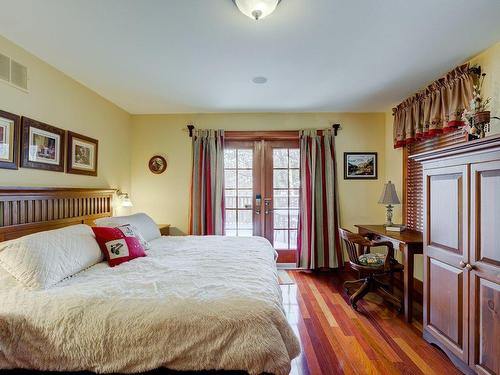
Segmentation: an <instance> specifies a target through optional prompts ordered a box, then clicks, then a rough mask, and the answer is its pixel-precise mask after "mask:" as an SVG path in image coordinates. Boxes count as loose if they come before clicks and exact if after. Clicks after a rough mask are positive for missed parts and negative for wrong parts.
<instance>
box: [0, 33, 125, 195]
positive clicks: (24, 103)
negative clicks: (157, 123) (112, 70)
mask: <svg viewBox="0 0 500 375" xmlns="http://www.w3.org/2000/svg"><path fill="white" fill-rule="evenodd" d="M0 53H2V54H5V55H7V56H10V57H12V58H13V59H14V60H16V61H19V62H20V63H22V64H23V65H26V66H27V67H28V72H29V83H28V87H29V92H28V93H26V92H24V91H21V90H19V89H17V88H15V87H13V86H10V85H8V84H7V83H5V82H3V81H0V109H2V110H4V111H7V112H12V113H15V114H18V115H24V116H27V117H31V118H33V119H36V120H39V121H42V122H45V123H48V124H51V125H54V126H57V127H59V128H63V129H66V130H72V131H75V132H77V133H81V134H83V135H87V136H89V137H92V138H96V139H98V140H99V158H98V168H99V169H98V176H97V177H88V176H80V175H72V174H66V173H58V172H49V171H41V170H35V169H27V168H20V169H18V170H5V169H0V186H77V187H116V188H121V189H123V190H125V191H127V190H128V189H129V187H130V152H129V150H130V133H131V125H130V115H129V114H128V113H127V112H125V111H124V110H122V109H120V108H118V107H117V106H115V105H114V104H112V103H111V102H109V101H107V100H106V99H104V98H102V97H101V96H99V95H97V94H96V93H95V92H93V91H91V90H89V89H88V88H86V87H84V86H83V85H81V84H79V83H78V82H76V81H74V80H73V79H71V78H69V77H68V76H66V75H64V74H63V73H61V72H60V71H58V70H56V69H55V68H53V67H51V66H50V65H48V64H46V63H45V62H43V61H41V60H40V59H38V58H36V57H35V56H33V55H31V54H30V53H28V52H26V51H25V50H23V49H21V48H20V47H18V46H16V45H14V44H13V43H11V42H10V41H8V40H6V39H4V38H3V37H0Z"/></svg>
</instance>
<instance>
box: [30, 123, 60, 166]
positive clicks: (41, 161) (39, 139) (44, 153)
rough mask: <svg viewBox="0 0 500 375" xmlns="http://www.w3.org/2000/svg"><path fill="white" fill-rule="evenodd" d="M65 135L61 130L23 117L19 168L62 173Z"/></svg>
mask: <svg viewBox="0 0 500 375" xmlns="http://www.w3.org/2000/svg"><path fill="white" fill-rule="evenodd" d="M65 135H66V132H65V130H63V129H59V128H56V127H55V126H52V125H48V124H44V123H43V122H40V121H36V120H33V119H30V118H28V117H23V118H22V149H21V167H23V168H35V169H45V170H48V171H54V172H64V150H65V149H64V142H65Z"/></svg>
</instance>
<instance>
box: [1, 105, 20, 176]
mask: <svg viewBox="0 0 500 375" xmlns="http://www.w3.org/2000/svg"><path fill="white" fill-rule="evenodd" d="M19 129H20V118H19V116H18V115H15V114H13V113H9V112H5V111H0V168H3V169H17V168H18V153H19V149H18V145H19Z"/></svg>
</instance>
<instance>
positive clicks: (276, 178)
mask: <svg viewBox="0 0 500 375" xmlns="http://www.w3.org/2000/svg"><path fill="white" fill-rule="evenodd" d="M273 186H274V187H275V188H282V189H283V188H284V189H287V188H288V169H275V170H273Z"/></svg>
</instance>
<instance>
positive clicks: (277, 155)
mask: <svg viewBox="0 0 500 375" xmlns="http://www.w3.org/2000/svg"><path fill="white" fill-rule="evenodd" d="M273 166H274V168H288V149H286V148H275V149H273Z"/></svg>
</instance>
